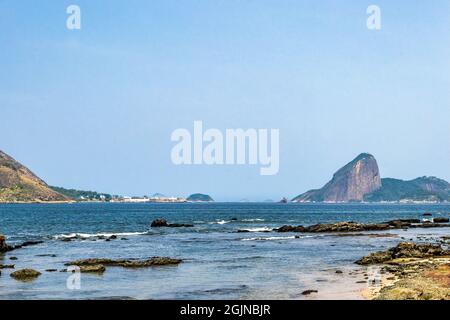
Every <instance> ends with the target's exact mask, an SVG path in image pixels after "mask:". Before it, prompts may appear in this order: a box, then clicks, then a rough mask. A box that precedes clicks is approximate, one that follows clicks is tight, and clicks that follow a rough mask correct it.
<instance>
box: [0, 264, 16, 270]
mask: <svg viewBox="0 0 450 320" xmlns="http://www.w3.org/2000/svg"><path fill="white" fill-rule="evenodd" d="M14 267H15V265H13V264H0V269H14Z"/></svg>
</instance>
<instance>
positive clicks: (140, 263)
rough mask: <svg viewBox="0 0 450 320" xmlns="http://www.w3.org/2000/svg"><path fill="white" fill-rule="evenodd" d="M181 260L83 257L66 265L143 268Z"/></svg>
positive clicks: (176, 263) (175, 263) (174, 263)
mask: <svg viewBox="0 0 450 320" xmlns="http://www.w3.org/2000/svg"><path fill="white" fill-rule="evenodd" d="M181 262H182V260H181V259H173V258H168V257H153V258H150V259H147V260H131V259H130V260H127V259H119V260H114V259H103V258H93V259H83V260H76V261H71V262H68V263H66V264H65V265H66V266H78V267H85V266H114V267H124V268H144V267H154V266H166V265H178V264H180V263H181Z"/></svg>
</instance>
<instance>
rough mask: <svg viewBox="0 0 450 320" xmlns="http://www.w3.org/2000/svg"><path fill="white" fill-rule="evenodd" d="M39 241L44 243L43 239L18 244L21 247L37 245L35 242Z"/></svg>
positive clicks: (38, 242)
mask: <svg viewBox="0 0 450 320" xmlns="http://www.w3.org/2000/svg"><path fill="white" fill-rule="evenodd" d="M41 243H44V241H25V242H24V243H22V244H21V245H20V246H21V247H28V246H34V245H37V244H41Z"/></svg>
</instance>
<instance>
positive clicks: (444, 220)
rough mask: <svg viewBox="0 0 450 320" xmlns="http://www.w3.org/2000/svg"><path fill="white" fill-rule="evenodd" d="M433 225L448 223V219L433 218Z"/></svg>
mask: <svg viewBox="0 0 450 320" xmlns="http://www.w3.org/2000/svg"><path fill="white" fill-rule="evenodd" d="M433 222H434V223H447V222H450V219H449V218H434V219H433Z"/></svg>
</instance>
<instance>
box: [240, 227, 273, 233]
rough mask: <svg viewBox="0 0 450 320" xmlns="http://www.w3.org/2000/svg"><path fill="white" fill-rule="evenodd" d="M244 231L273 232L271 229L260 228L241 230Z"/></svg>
mask: <svg viewBox="0 0 450 320" xmlns="http://www.w3.org/2000/svg"><path fill="white" fill-rule="evenodd" d="M240 230H242V231H248V232H269V231H272V228H269V227H259V228H247V229H240Z"/></svg>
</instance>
